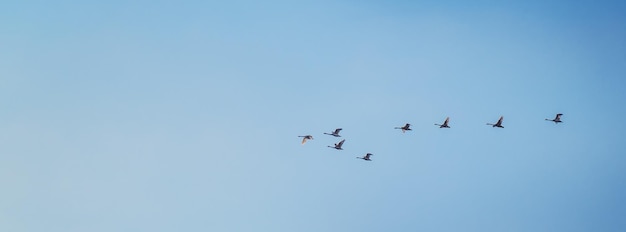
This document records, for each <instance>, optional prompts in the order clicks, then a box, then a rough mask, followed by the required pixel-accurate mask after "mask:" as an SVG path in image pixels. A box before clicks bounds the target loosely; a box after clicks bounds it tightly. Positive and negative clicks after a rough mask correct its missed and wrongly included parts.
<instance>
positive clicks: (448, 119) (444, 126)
mask: <svg viewBox="0 0 626 232" xmlns="http://www.w3.org/2000/svg"><path fill="white" fill-rule="evenodd" d="M448 121H450V117H446V120H445V121H444V122H443V124H437V123H435V126H439V128H450V126H448Z"/></svg>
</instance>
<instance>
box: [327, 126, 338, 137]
mask: <svg viewBox="0 0 626 232" xmlns="http://www.w3.org/2000/svg"><path fill="white" fill-rule="evenodd" d="M341 130H343V129H341V128H337V129H335V131H333V132H331V133H324V134H325V135H332V136H335V137H341V135H339V132H340V131H341Z"/></svg>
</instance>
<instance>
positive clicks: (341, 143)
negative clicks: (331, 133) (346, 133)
mask: <svg viewBox="0 0 626 232" xmlns="http://www.w3.org/2000/svg"><path fill="white" fill-rule="evenodd" d="M345 141H346V140H345V139H344V140H341V141H339V143H337V146H336V147H339V148H340V147H341V146H343V142H345Z"/></svg>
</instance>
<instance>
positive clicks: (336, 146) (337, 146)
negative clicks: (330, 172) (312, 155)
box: [328, 139, 346, 150]
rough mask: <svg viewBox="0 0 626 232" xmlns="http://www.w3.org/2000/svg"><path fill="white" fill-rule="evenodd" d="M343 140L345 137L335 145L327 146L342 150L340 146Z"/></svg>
mask: <svg viewBox="0 0 626 232" xmlns="http://www.w3.org/2000/svg"><path fill="white" fill-rule="evenodd" d="M345 141H346V140H345V139H344V140H341V141H339V142H338V143H335V146H328V147H330V148H334V149H337V150H343V148H341V146H343V143H344V142H345Z"/></svg>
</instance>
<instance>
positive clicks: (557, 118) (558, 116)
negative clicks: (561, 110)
mask: <svg viewBox="0 0 626 232" xmlns="http://www.w3.org/2000/svg"><path fill="white" fill-rule="evenodd" d="M561 115H563V114H556V117H555V118H554V120H555V121H560V120H561Z"/></svg>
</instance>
